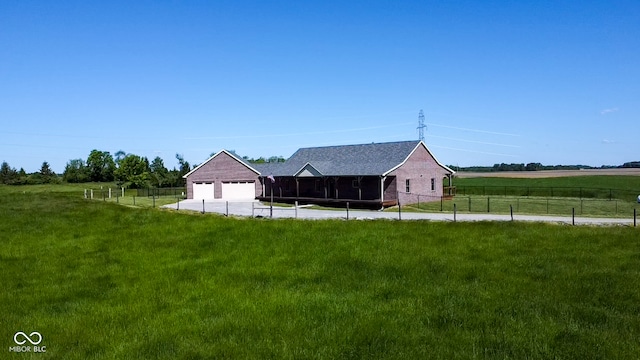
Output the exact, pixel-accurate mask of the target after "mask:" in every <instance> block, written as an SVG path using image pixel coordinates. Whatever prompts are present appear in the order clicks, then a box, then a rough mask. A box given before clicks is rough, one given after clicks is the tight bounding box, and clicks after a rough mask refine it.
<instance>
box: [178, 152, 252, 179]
mask: <svg viewBox="0 0 640 360" xmlns="http://www.w3.org/2000/svg"><path fill="white" fill-rule="evenodd" d="M222 153H225V154H227V155H229V156H231V158H232V159H234V160H235V161H237V162H239V163H240V164H242V165H244V166H245V167H246V168H247V169H249V170H251V171H253V172H254V173H256V174H257V175H260V171H258V170H256V169H254V168H252V167H251V166H249V165H247V163H245V162H244V161H242V160H240V159H239V158H238V157H237V156H236V155H235V154H233V153H231V152H229V151H227V150H225V149H222V150H220V151H218V152H217V153H215V154H214V155H213V156H211V157H210V158H208V159H207V160H205V162H203V163H202V164H200V165H198V166H196V167H194V168H193V170H191V171H189V172H188V173H186V174H184V175H183V176H182V178H183V179H186V178H187V176H189V175H191V174H193V173H194V172H195V171H196V170H198V169H200V168H201V167H203V166H204V165H205V164H207V163H208V162H209V161H211V160H213V158H215V157H216V156H218V155H220V154H222Z"/></svg>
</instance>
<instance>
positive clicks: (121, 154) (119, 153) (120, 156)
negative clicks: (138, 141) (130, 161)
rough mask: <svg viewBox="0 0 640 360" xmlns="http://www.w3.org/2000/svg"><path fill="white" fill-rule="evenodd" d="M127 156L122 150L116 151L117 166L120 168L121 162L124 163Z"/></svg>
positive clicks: (114, 155)
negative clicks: (123, 160)
mask: <svg viewBox="0 0 640 360" xmlns="http://www.w3.org/2000/svg"><path fill="white" fill-rule="evenodd" d="M125 156H127V153H126V152H124V151H122V150H118V151H116V153H115V154H113V157H114V160H115V163H116V165H118V166H120V161H122V159H124V157H125Z"/></svg>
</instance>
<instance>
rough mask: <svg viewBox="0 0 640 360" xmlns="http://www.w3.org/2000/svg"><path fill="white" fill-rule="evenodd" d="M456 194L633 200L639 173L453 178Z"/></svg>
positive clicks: (639, 192) (639, 185)
mask: <svg viewBox="0 0 640 360" xmlns="http://www.w3.org/2000/svg"><path fill="white" fill-rule="evenodd" d="M453 182H454V185H455V186H456V188H457V192H458V195H463V196H466V195H512V196H544V197H576V198H601V199H619V200H623V201H631V202H633V201H636V199H637V196H638V195H640V176H610V175H598V176H571V177H556V178H531V179H526V178H525V179H521V178H497V177H496V178H490V177H478V178H456V179H454V181H453Z"/></svg>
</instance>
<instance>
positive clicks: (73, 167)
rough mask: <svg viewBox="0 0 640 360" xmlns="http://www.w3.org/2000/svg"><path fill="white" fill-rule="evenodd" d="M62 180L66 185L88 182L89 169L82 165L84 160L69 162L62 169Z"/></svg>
mask: <svg viewBox="0 0 640 360" xmlns="http://www.w3.org/2000/svg"><path fill="white" fill-rule="evenodd" d="M62 180H64V181H66V182H68V183H83V182H87V181H89V169H88V168H87V167H86V165H85V164H84V160H82V159H73V160H69V162H68V163H67V165H66V166H65V167H64V172H63V173H62Z"/></svg>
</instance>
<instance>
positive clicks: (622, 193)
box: [456, 185, 638, 201]
mask: <svg viewBox="0 0 640 360" xmlns="http://www.w3.org/2000/svg"><path fill="white" fill-rule="evenodd" d="M456 194H457V195H461V196H467V195H482V196H488V195H494V196H518V197H543V198H555V197H565V198H577V199H607V200H614V199H618V200H628V201H632V200H633V199H636V198H637V196H638V193H637V192H634V191H631V190H625V189H611V188H589V187H561V186H554V187H537V186H491V185H488V186H456Z"/></svg>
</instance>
